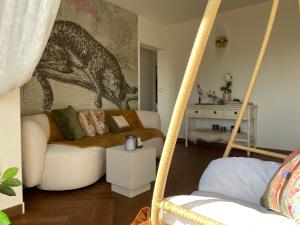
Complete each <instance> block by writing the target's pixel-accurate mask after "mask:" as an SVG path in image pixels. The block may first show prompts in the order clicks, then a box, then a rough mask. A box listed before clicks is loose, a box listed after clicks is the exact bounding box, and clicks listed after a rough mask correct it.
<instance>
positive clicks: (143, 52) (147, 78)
mask: <svg viewBox="0 0 300 225" xmlns="http://www.w3.org/2000/svg"><path fill="white" fill-rule="evenodd" d="M140 110H145V111H157V52H156V51H154V50H150V49H147V48H144V47H140Z"/></svg>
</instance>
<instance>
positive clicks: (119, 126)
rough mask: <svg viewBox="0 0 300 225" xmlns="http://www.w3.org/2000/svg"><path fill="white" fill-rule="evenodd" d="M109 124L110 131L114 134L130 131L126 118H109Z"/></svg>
mask: <svg viewBox="0 0 300 225" xmlns="http://www.w3.org/2000/svg"><path fill="white" fill-rule="evenodd" d="M107 123H108V126H109V128H110V130H111V131H112V132H114V133H121V132H124V131H127V130H129V129H130V126H129V123H128V122H127V120H126V119H125V118H124V116H109V117H107Z"/></svg>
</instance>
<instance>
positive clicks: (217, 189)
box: [198, 157, 281, 205]
mask: <svg viewBox="0 0 300 225" xmlns="http://www.w3.org/2000/svg"><path fill="white" fill-rule="evenodd" d="M280 165H281V164H280V163H276V162H272V161H263V160H259V159H255V158H246V157H228V158H220V159H216V160H213V161H212V162H211V163H210V164H209V165H208V167H207V168H206V169H205V171H204V173H203V175H202V177H201V179H200V181H199V186H198V190H199V191H205V192H214V193H218V194H222V195H225V196H228V197H232V198H237V199H239V200H241V201H246V202H250V203H253V204H258V205H259V204H260V198H261V197H262V196H263V194H264V192H265V190H266V188H267V185H268V183H269V182H270V180H271V178H272V176H273V175H274V174H275V172H276V171H277V169H278V168H279V167H280Z"/></svg>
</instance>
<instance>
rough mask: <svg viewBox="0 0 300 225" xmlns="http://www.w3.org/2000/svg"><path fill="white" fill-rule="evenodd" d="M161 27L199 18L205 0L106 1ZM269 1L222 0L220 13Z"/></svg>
mask: <svg viewBox="0 0 300 225" xmlns="http://www.w3.org/2000/svg"><path fill="white" fill-rule="evenodd" d="M107 1H109V2H112V3H114V4H116V5H119V6H121V7H123V8H125V9H127V10H129V11H132V12H135V13H136V14H138V15H141V16H143V17H146V18H148V19H150V20H153V21H155V22H156V23H159V24H162V25H171V24H176V23H180V22H183V21H187V20H192V19H196V18H199V17H201V15H202V14H203V11H204V9H205V6H206V3H207V0H107ZM266 1H269V0H223V2H222V6H221V11H227V10H232V9H236V8H241V7H245V6H249V5H253V4H257V3H262V2H266Z"/></svg>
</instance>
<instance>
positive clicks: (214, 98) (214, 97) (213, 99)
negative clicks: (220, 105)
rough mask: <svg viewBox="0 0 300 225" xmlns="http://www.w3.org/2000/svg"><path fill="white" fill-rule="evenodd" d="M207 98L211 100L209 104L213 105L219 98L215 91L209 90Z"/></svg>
mask: <svg viewBox="0 0 300 225" xmlns="http://www.w3.org/2000/svg"><path fill="white" fill-rule="evenodd" d="M207 97H208V98H209V103H211V104H216V102H217V101H218V99H219V98H218V96H217V95H216V92H215V91H213V90H209V91H208V92H207Z"/></svg>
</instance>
